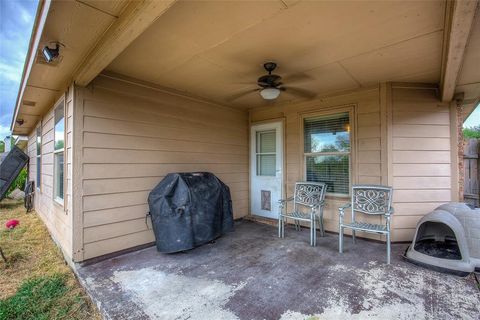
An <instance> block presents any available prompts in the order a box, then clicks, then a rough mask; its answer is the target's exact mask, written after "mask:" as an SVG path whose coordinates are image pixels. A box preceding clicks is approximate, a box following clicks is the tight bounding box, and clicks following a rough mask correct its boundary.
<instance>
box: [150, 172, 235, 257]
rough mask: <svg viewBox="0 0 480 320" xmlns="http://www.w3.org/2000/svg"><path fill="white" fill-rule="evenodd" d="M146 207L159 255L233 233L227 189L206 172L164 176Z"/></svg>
mask: <svg viewBox="0 0 480 320" xmlns="http://www.w3.org/2000/svg"><path fill="white" fill-rule="evenodd" d="M148 205H149V207H150V215H151V218H152V224H153V231H154V233H155V239H156V245H157V250H158V251H160V252H165V253H171V252H178V251H184V250H188V249H192V248H194V247H197V246H200V245H202V244H204V243H207V242H209V241H212V240H214V239H216V238H218V237H220V236H221V235H222V234H224V233H225V232H229V231H233V214H232V201H231V197H230V189H229V188H228V186H227V185H226V184H224V183H223V182H222V181H220V179H218V178H217V177H216V176H215V175H214V174H212V173H210V172H193V173H170V174H168V175H167V176H166V177H165V178H164V179H163V180H162V181H161V182H160V183H159V184H158V185H157V186H156V187H155V188H154V189H153V190H152V191H151V192H150V195H149V196H148Z"/></svg>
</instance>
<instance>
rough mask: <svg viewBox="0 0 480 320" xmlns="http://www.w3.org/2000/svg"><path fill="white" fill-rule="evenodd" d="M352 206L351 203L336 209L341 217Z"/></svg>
mask: <svg viewBox="0 0 480 320" xmlns="http://www.w3.org/2000/svg"><path fill="white" fill-rule="evenodd" d="M351 206H352V204H351V203H347V204H345V205H343V206H341V207H340V208H338V212H339V213H340V215H341V216H342V217H343V215H344V214H345V209H348V208H350V207H351Z"/></svg>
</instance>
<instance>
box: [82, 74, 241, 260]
mask: <svg viewBox="0 0 480 320" xmlns="http://www.w3.org/2000/svg"><path fill="white" fill-rule="evenodd" d="M93 87H94V90H93V91H90V90H86V89H80V88H79V89H78V90H82V91H81V94H80V96H81V101H79V104H80V105H82V110H81V111H82V121H81V122H80V123H79V125H80V126H81V128H82V130H81V132H82V146H81V152H82V157H81V170H82V174H81V177H82V184H81V185H82V192H83V196H82V212H83V243H84V245H83V248H84V257H83V258H84V259H89V258H92V257H96V256H99V255H103V254H107V253H111V252H115V251H118V250H123V249H126V248H130V247H134V246H138V245H141V244H145V243H150V242H152V241H153V240H154V236H153V232H152V229H151V225H150V224H148V225H147V224H146V223H145V215H146V213H147V212H148V205H147V198H148V195H149V193H150V191H151V190H152V189H153V188H154V187H155V186H156V185H157V184H158V183H159V182H160V181H161V180H162V179H163V178H164V177H165V176H166V175H167V174H168V173H171V172H189V171H209V172H212V173H214V174H215V175H217V176H218V177H219V178H220V179H221V180H222V181H223V182H224V183H226V184H227V185H228V186H229V188H230V191H231V195H232V202H233V210H234V217H235V218H239V217H242V216H245V215H246V214H247V210H248V114H247V113H246V112H243V111H237V110H234V109H230V108H227V107H221V106H217V105H212V104H208V103H204V102H199V101H195V100H192V99H187V98H185V97H180V96H176V95H172V94H167V93H163V92H160V91H157V90H154V89H149V88H145V87H140V86H136V85H133V84H128V83H125V82H122V81H117V80H111V79H107V78H104V77H101V76H100V77H99V78H97V79H96V80H95V81H94V84H93Z"/></svg>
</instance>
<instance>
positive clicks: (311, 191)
mask: <svg viewBox="0 0 480 320" xmlns="http://www.w3.org/2000/svg"><path fill="white" fill-rule="evenodd" d="M326 190H327V185H326V184H325V183H323V182H297V183H295V194H294V200H293V201H294V206H295V207H294V210H297V209H298V208H297V205H304V206H305V205H307V206H311V205H315V204H319V203H320V202H322V201H323V200H324V199H325V193H326Z"/></svg>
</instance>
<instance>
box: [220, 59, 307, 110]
mask: <svg viewBox="0 0 480 320" xmlns="http://www.w3.org/2000/svg"><path fill="white" fill-rule="evenodd" d="M263 67H264V68H265V70H266V71H267V72H268V74H266V75H263V76H261V77H260V78H258V80H257V85H258V87H257V88H255V89H250V90H248V91H244V92H240V93H238V94H236V95H234V96H231V97H230V98H229V99H228V101H233V100H236V99H239V98H241V97H243V96H245V95H247V94H250V93H252V92H256V91H260V95H261V96H262V98H263V99H265V100H270V101H271V100H275V99H277V98H278V96H279V95H280V92H282V91H288V92H289V93H291V94H293V95H297V96H300V97H303V98H308V99H311V98H313V97H315V96H316V94H315V93H313V92H310V91H308V90H304V89H299V88H294V87H290V86H284V85H283V83H282V82H281V80H282V77H280V76H279V75H276V74H272V72H273V71H274V70H275V69H276V68H277V64H276V63H275V62H266V63H264V64H263ZM303 77H307V76H303ZM292 78H293V77H292ZM287 79H288V78H287ZM292 80H293V79H292Z"/></svg>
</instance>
